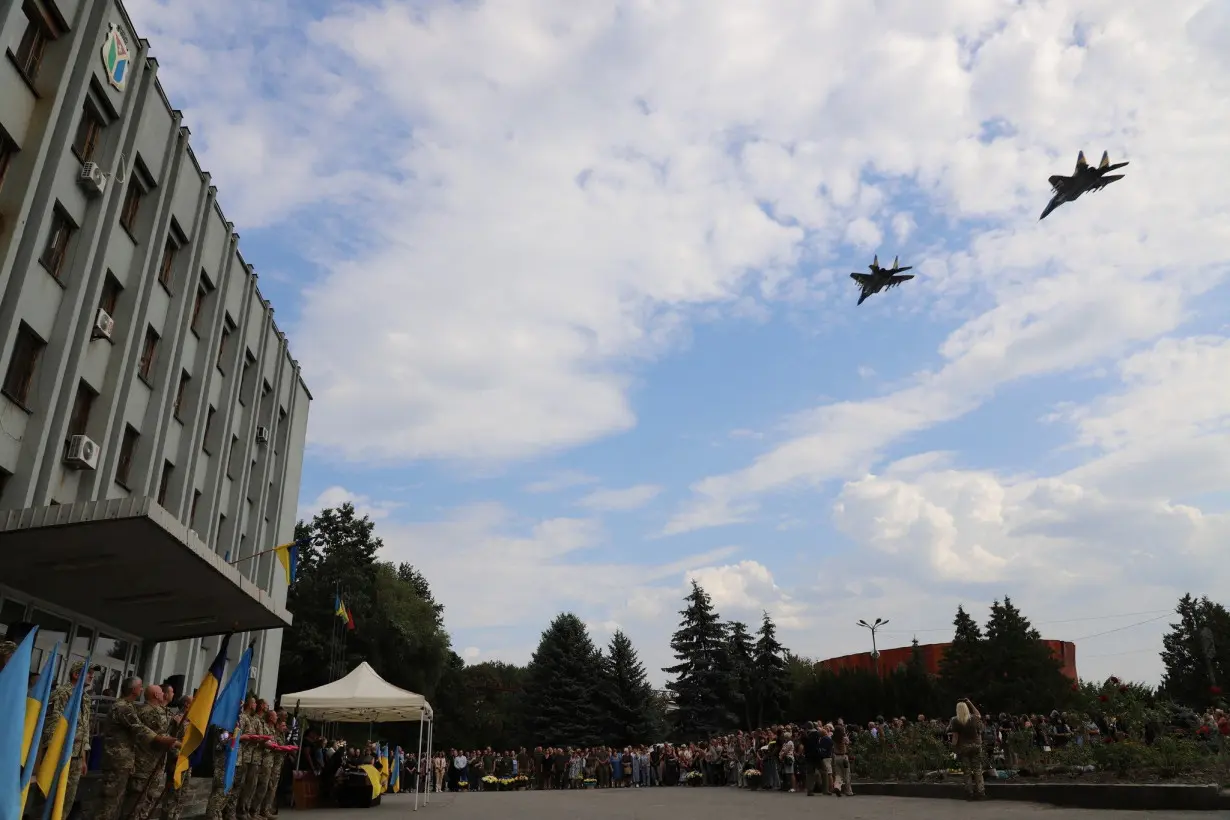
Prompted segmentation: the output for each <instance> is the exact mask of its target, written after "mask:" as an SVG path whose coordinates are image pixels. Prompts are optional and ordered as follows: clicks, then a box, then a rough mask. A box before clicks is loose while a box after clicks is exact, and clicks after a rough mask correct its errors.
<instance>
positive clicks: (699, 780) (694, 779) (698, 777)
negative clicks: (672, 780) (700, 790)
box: [683, 771, 705, 786]
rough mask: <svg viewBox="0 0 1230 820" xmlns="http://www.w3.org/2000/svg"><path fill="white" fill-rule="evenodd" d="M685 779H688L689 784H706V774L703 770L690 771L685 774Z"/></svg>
mask: <svg viewBox="0 0 1230 820" xmlns="http://www.w3.org/2000/svg"><path fill="white" fill-rule="evenodd" d="M683 779H684V780H686V781H687V784H688V785H689V786H703V785H705V776H704V774H702V773H701V772H695V771H693V772H688V773H687V775H685V776H684V778H683Z"/></svg>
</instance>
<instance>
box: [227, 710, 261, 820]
mask: <svg viewBox="0 0 1230 820" xmlns="http://www.w3.org/2000/svg"><path fill="white" fill-rule="evenodd" d="M248 704H249V706H248V707H247V708H246V709H245V710H244V711H245V714H244V716H243V717H242V718H240V735H239V744H240V745H239V762H240V763H241V764H243V783H242V784H240V783H238V782H236V784H235V788H236V789H237V790H238V791H239V796H238V797H237V798H236V800H235V814H236V817H237V820H251V808H252V797H253V795H255V794H256V786H257V781H259V780H260V775H261V773H260V761H261V755H260V750H261V749H263V748H264V746H265V741H263V740H257V739H256V737H257V736H259V735H263V734H266V732H265V721H264V715H265V702H264V701H263V700H257V699H256V698H248Z"/></svg>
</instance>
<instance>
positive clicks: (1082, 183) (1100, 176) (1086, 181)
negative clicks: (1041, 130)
mask: <svg viewBox="0 0 1230 820" xmlns="http://www.w3.org/2000/svg"><path fill="white" fill-rule="evenodd" d="M1125 165H1127V163H1126V162H1116V163H1115V164H1114V165H1111V164H1110V155H1109V154H1108V153H1107V152H1106V151H1103V152H1102V161H1101V162H1099V163H1098V167H1097V168H1094V167H1093V166H1092V165H1090V164H1089V163H1088V162H1085V152H1084V151H1081V152H1080V153H1079V154H1077V155H1076V170H1075V171H1073V172H1072V176H1070V177H1065V176H1061V175H1059V174H1056V175H1055V176H1053V177H1050V179H1049V181H1050V183H1051V190H1052V191H1054V192H1055V195H1054V196H1053V197H1051V201H1050V202H1048V203H1047V205H1046V210H1044V211H1043V212H1042V216H1040V217H1038V219H1046V215H1047V214H1049V213H1050V212H1051V211H1053V210H1055V209H1056V208H1058V207H1059V206H1060V205H1062V204H1063V203H1065V202H1075V201H1076V200H1077V198H1079V197H1080V195H1081V194H1084V193H1088V192H1089V191H1100V190H1102V189H1103V188H1105V187H1106V186H1107V185H1110V184H1111V183H1112V182H1114V181H1115V180H1117V179H1123V174H1110V176H1107V174H1109V173H1110V172H1111V171H1114V170H1116V169H1119V168H1122V167H1123V166H1125Z"/></svg>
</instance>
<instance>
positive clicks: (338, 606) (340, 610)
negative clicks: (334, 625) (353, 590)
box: [333, 595, 350, 621]
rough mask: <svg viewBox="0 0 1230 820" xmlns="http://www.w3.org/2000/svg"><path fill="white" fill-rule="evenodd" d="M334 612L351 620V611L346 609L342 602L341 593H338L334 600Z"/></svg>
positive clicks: (346, 619) (344, 618) (345, 619)
mask: <svg viewBox="0 0 1230 820" xmlns="http://www.w3.org/2000/svg"><path fill="white" fill-rule="evenodd" d="M333 614H334V615H336V616H337V617H339V618H341V619H342V620H343V621H349V620H350V613H349V612H347V611H346V605H345V604H343V603H342V596H341V595H338V596H337V597H336V598H335V599H334V601H333Z"/></svg>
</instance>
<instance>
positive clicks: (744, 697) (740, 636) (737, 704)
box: [726, 621, 756, 730]
mask: <svg viewBox="0 0 1230 820" xmlns="http://www.w3.org/2000/svg"><path fill="white" fill-rule="evenodd" d="M726 658H727V662H728V663H729V665H730V689H731V698H730V711H731V712H733V713H734V714H735V715H737V716H738V717H739V719H740V720H741V721H742V725H743V728H744V729H748V730H751V729H755V728H756V724H755V723H754V722H753V721H752V705H753V704H754V703H755V701H756V690H755V686H754V683H755V674H754V666H755V663H756V657H755V648H754V647H753V645H752V636H751V635H750V634H748V631H747V624H745V623H743V622H742V621H731V622H730V623H728V624H727V625H726Z"/></svg>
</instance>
